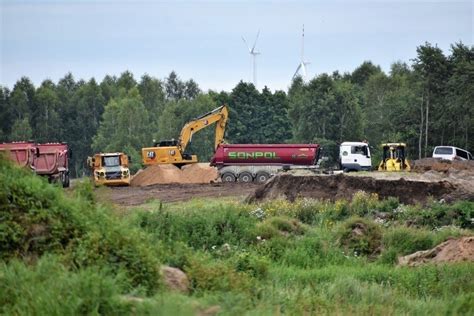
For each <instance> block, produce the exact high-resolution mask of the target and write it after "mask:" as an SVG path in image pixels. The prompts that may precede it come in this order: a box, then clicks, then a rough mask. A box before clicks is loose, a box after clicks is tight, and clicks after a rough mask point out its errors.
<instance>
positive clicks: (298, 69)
mask: <svg viewBox="0 0 474 316" xmlns="http://www.w3.org/2000/svg"><path fill="white" fill-rule="evenodd" d="M300 68H301V64H299V65H298V68H296V71H295V74H294V75H293V79H294V78H295V77H296V75H297V74H298V71H300Z"/></svg>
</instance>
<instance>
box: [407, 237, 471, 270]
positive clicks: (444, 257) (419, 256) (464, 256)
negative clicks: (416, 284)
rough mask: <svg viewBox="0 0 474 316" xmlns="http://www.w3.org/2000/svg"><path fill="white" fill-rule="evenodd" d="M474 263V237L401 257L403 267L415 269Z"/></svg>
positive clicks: (448, 241) (445, 243)
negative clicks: (427, 265) (446, 264)
mask: <svg viewBox="0 0 474 316" xmlns="http://www.w3.org/2000/svg"><path fill="white" fill-rule="evenodd" d="M462 261H469V262H474V236H471V237H462V238H459V239H449V240H447V241H445V242H443V243H441V244H439V245H438V246H436V247H434V248H433V249H430V250H424V251H418V252H415V253H413V254H411V255H408V256H404V257H399V258H398V264H399V265H401V266H410V267H415V266H419V265H422V264H425V263H435V264H438V263H446V262H462Z"/></svg>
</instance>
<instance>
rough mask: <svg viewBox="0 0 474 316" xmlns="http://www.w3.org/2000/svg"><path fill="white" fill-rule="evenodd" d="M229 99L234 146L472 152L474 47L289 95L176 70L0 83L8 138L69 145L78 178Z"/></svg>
mask: <svg viewBox="0 0 474 316" xmlns="http://www.w3.org/2000/svg"><path fill="white" fill-rule="evenodd" d="M150 71H151V70H150ZM221 104H227V105H228V106H229V108H230V118H229V121H228V125H227V130H226V141H227V142H229V143H319V144H322V145H323V147H324V148H325V152H326V154H327V155H328V156H329V157H330V158H332V159H333V160H334V158H335V156H336V155H337V144H338V143H340V142H342V141H361V140H366V141H368V142H369V143H370V144H371V146H372V147H373V149H374V150H375V152H377V148H378V147H379V145H380V144H381V143H382V142H386V141H393V142H399V141H400V142H406V143H407V144H408V148H409V158H410V159H419V158H423V157H429V156H430V155H431V152H432V149H433V147H434V146H437V145H453V146H458V147H461V148H465V149H467V150H472V149H473V148H474V129H473V127H474V109H473V104H474V46H467V45H465V44H463V43H455V44H452V45H451V49H450V51H449V54H448V55H446V54H445V53H444V52H443V51H442V50H441V49H440V48H439V47H437V46H436V45H432V44H430V43H424V44H423V45H420V46H418V47H417V48H416V56H414V57H413V59H411V60H410V61H406V62H403V61H397V62H394V63H393V64H392V65H391V68H390V71H389V72H388V73H386V72H384V71H383V70H382V69H381V67H380V66H378V65H376V64H374V63H372V62H371V61H364V62H363V63H362V64H361V65H360V66H359V67H357V68H356V69H355V70H354V71H353V72H352V73H340V72H339V71H337V70H336V71H334V72H333V73H331V74H327V73H322V74H318V75H317V76H315V77H314V78H312V79H310V80H309V81H304V80H303V79H302V78H301V77H296V78H295V79H294V80H293V81H292V82H291V83H289V89H288V91H273V92H272V91H271V90H270V89H269V88H267V87H264V88H263V89H262V90H261V91H259V90H257V89H256V88H255V86H254V85H253V84H251V83H246V82H243V81H240V82H239V83H238V84H237V85H236V86H235V87H234V88H233V89H232V91H230V92H226V91H221V92H218V91H212V90H209V91H207V92H204V91H202V90H201V89H200V88H199V85H198V83H197V82H195V81H194V80H193V79H189V80H182V79H181V78H180V77H179V76H178V74H176V73H175V72H174V71H173V72H171V73H170V74H169V75H168V76H167V77H166V78H164V79H159V78H155V77H152V76H150V75H148V74H145V75H143V76H142V77H141V78H140V79H137V78H134V76H133V74H132V73H131V72H129V71H125V72H123V73H122V74H121V75H120V76H118V77H117V76H113V75H106V76H105V77H104V78H103V80H102V81H101V82H98V81H97V80H96V79H95V78H91V79H89V80H88V81H85V80H83V79H79V80H77V79H76V78H75V77H74V76H73V74H71V73H67V74H66V75H65V76H64V77H63V78H61V79H60V80H59V81H58V82H57V83H55V82H53V81H52V80H50V79H45V80H44V81H43V82H42V83H41V85H40V86H39V87H35V85H34V84H33V83H32V81H31V80H30V79H29V78H27V77H22V78H20V79H19V80H18V81H17V82H16V83H15V85H14V86H13V88H12V89H9V88H8V87H5V86H0V124H1V126H0V141H2V142H9V141H22V140H33V141H36V142H56V141H62V142H67V143H68V144H69V145H70V148H71V150H72V152H73V156H72V159H71V162H70V163H71V165H70V171H71V173H72V176H82V175H83V174H84V173H85V172H87V170H86V166H85V160H86V157H87V156H88V155H91V154H93V153H94V152H98V151H102V152H110V151H124V152H126V153H127V154H129V155H130V156H131V157H132V161H133V162H134V169H135V170H136V169H137V168H139V167H140V161H141V157H140V149H141V148H142V147H146V146H151V145H152V144H153V140H162V139H171V138H177V137H178V136H179V131H180V130H181V127H182V126H183V125H184V124H185V122H187V121H188V120H190V119H192V118H194V117H196V116H198V115H200V114H203V113H206V112H208V111H210V110H212V109H214V108H216V107H218V106H220V105H221ZM213 142H214V139H213V129H212V128H211V129H205V130H203V131H202V132H200V133H198V134H197V135H196V136H195V137H194V138H193V142H192V144H191V145H190V146H188V150H189V151H190V152H193V153H195V154H197V155H198V157H199V158H200V160H201V161H206V160H208V159H209V158H210V157H211V155H212V153H213Z"/></svg>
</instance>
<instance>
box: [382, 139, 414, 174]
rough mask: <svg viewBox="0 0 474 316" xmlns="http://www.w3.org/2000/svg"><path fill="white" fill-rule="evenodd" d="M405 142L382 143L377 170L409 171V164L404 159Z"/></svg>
mask: <svg viewBox="0 0 474 316" xmlns="http://www.w3.org/2000/svg"><path fill="white" fill-rule="evenodd" d="M406 147H407V145H406V144H405V143H385V144H382V149H383V157H382V161H381V162H380V164H379V171H410V164H409V163H408V160H407V159H406V153H405V149H406Z"/></svg>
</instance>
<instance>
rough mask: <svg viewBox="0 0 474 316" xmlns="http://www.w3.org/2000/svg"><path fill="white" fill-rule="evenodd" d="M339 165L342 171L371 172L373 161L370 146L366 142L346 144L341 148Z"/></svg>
mask: <svg viewBox="0 0 474 316" xmlns="http://www.w3.org/2000/svg"><path fill="white" fill-rule="evenodd" d="M339 164H340V168H341V170H344V171H346V172H349V171H370V170H371V169H372V159H371V155H370V148H369V144H367V143H365V142H344V143H342V144H341V145H340V147H339Z"/></svg>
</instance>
